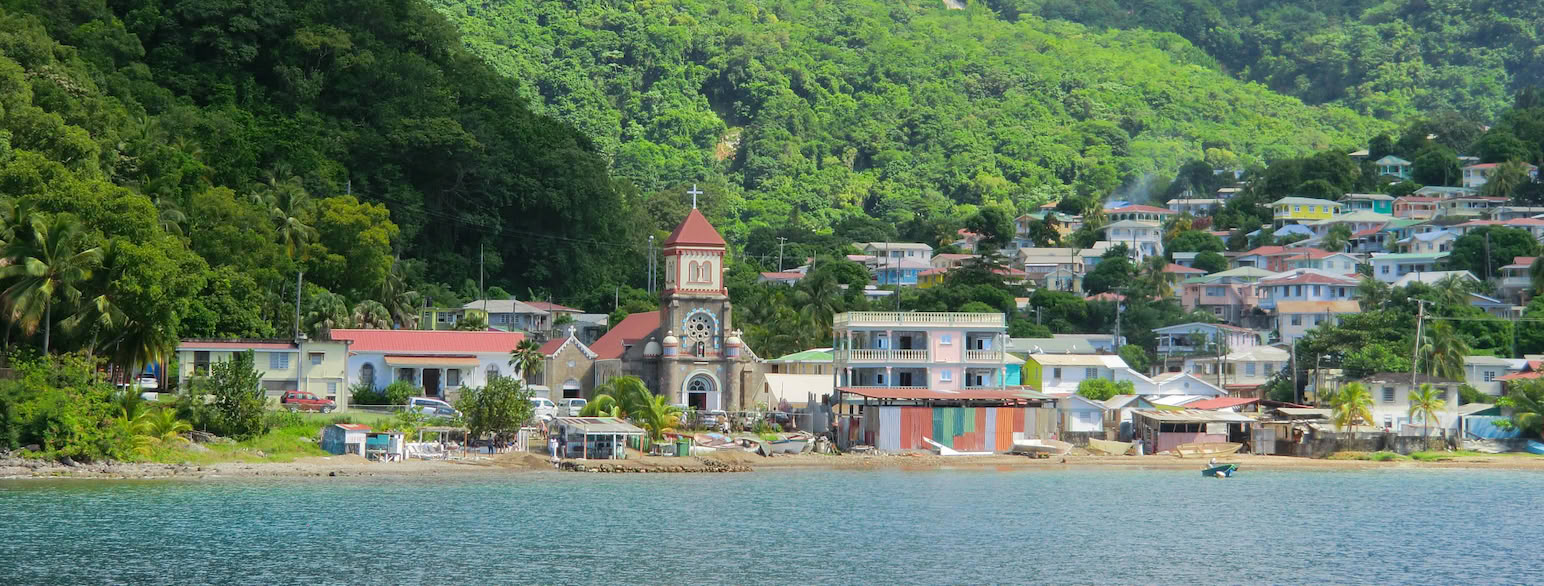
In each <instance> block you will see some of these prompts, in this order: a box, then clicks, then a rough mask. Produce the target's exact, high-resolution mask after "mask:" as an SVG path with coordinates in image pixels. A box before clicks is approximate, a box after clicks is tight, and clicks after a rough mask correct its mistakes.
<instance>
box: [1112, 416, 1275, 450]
mask: <svg viewBox="0 0 1544 586" xmlns="http://www.w3.org/2000/svg"><path fill="white" fill-rule="evenodd" d="M1131 417H1132V429H1133V433H1134V434H1135V437H1136V438H1137V439H1140V440H1142V441H1143V442H1144V443H1145V444H1146V445H1147V446H1149V447H1148V448H1147V449H1146V450H1145V451H1146V453H1149V454H1161V453H1163V452H1167V451H1169V450H1172V449H1174V447H1175V446H1178V445H1180V444H1190V443H1219V442H1236V443H1245V442H1247V441H1249V440H1248V438H1249V430H1250V427H1251V426H1252V425H1253V424H1254V423H1255V418H1253V417H1250V416H1248V415H1244V414H1242V413H1234V412H1231V411H1201V410H1198V409H1180V410H1172V411H1170V410H1156V411H1135V412H1133V413H1132V414H1131Z"/></svg>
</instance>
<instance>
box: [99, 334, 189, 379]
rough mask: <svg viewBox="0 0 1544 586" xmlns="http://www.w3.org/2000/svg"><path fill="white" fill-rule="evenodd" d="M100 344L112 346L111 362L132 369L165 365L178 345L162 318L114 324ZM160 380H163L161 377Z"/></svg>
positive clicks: (125, 368) (128, 369)
mask: <svg viewBox="0 0 1544 586" xmlns="http://www.w3.org/2000/svg"><path fill="white" fill-rule="evenodd" d="M102 346H103V347H104V348H111V349H112V355H111V357H112V358H111V359H112V363H113V364H115V365H117V366H118V367H120V368H122V369H124V370H127V371H133V370H134V369H135V368H136V367H139V366H144V365H146V364H165V363H166V360H167V359H168V358H169V357H171V355H172V351H173V350H174V349H176V347H177V336H175V335H172V330H171V327H170V326H169V325H168V324H167V322H165V321H157V322H148V321H144V320H136V319H130V320H127V321H125V322H124V323H123V325H121V326H119V327H117V328H116V329H115V330H114V331H113V334H112V336H111V337H109V338H108V339H107V340H106V341H105V342H104V343H103V344H102ZM161 383H162V385H163V386H164V385H165V383H166V379H165V377H162V379H161Z"/></svg>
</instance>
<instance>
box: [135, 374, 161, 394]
mask: <svg viewBox="0 0 1544 586" xmlns="http://www.w3.org/2000/svg"><path fill="white" fill-rule="evenodd" d="M160 387H161V381H159V380H156V378H155V377H153V376H148V375H147V376H142V377H139V388H141V389H152V390H153V389H158V388H160Z"/></svg>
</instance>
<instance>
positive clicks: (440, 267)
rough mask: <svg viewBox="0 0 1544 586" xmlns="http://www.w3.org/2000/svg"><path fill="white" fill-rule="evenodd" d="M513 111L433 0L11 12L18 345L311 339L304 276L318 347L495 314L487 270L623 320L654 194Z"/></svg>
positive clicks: (210, 0) (10, 160) (12, 247)
mask: <svg viewBox="0 0 1544 586" xmlns="http://www.w3.org/2000/svg"><path fill="white" fill-rule="evenodd" d="M510 88H511V84H510V83H509V81H508V80H506V79H504V78H503V77H502V76H500V75H498V74H497V73H495V72H494V71H493V70H492V69H491V68H490V67H488V66H487V65H486V64H485V63H483V62H482V61H481V60H480V59H478V58H477V57H475V56H473V55H471V54H469V53H468V52H467V51H466V50H465V49H464V48H463V47H462V45H461V42H460V39H459V37H458V34H457V32H456V29H455V27H454V26H452V25H450V24H449V23H448V22H447V21H446V20H445V19H444V18H443V17H441V16H439V15H438V14H436V13H435V12H434V11H432V10H431V9H430V8H429V7H428V6H427V5H425V4H423V3H422V2H420V1H419V0H334V1H331V2H324V3H321V2H306V1H302V0H262V1H257V2H248V1H241V0H69V1H53V0H49V1H42V0H0V204H3V206H0V244H3V257H4V259H5V260H6V261H8V262H9V264H10V265H12V266H11V267H10V268H9V269H10V270H8V271H7V272H4V273H0V289H3V292H0V304H3V306H4V307H5V308H6V309H7V311H8V313H7V316H6V318H7V319H6V320H5V322H6V325H7V326H8V329H7V333H6V338H7V342H8V343H9V342H23V343H31V342H41V341H42V338H43V337H44V335H45V332H47V333H50V334H52V337H51V339H50V342H51V349H54V350H67V351H68V350H76V349H91V350H96V351H98V352H102V353H106V352H114V353H117V352H123V353H125V354H136V353H137V354H139V356H138V357H135V356H126V357H125V358H124V359H123V360H124V363H125V364H138V363H139V362H137V360H141V359H143V358H145V356H144V354H145V353H147V352H159V351H164V350H165V349H166V348H168V347H169V344H170V343H171V342H174V341H175V340H176V339H177V338H178V337H201V336H203V337H207V336H275V335H279V336H288V335H289V334H290V331H291V328H292V327H293V325H294V321H295V318H294V311H295V309H294V305H293V304H294V295H295V285H294V283H295V282H296V273H297V272H298V271H304V273H305V283H306V291H305V294H304V296H303V297H304V299H303V308H302V309H303V314H304V315H303V316H302V318H301V319H302V321H303V326H304V329H305V330H307V331H310V332H311V333H312V334H313V335H315V334H318V333H321V332H322V331H324V330H325V329H326V328H328V327H340V326H345V325H374V326H376V327H382V326H386V327H389V326H390V325H391V323H392V322H393V321H397V322H400V323H410V322H411V318H412V317H413V316H414V315H416V313H417V308H418V307H421V306H423V305H425V304H431V303H433V304H444V303H457V302H458V297H461V298H465V297H468V296H470V295H472V294H475V293H476V291H477V284H476V281H475V279H476V277H477V275H478V259H479V253H480V252H481V253H483V256H485V258H486V263H485V265H486V267H487V276H488V278H487V281H488V284H489V285H495V284H497V285H503V286H504V287H507V288H510V289H513V290H516V291H518V292H519V293H520V294H521V295H528V294H530V292H534V293H535V294H537V295H542V294H544V293H550V294H552V295H553V296H554V297H555V298H557V299H563V300H569V301H570V302H572V303H576V304H578V303H580V302H581V301H582V300H583V299H585V298H584V297H583V296H584V295H592V296H594V297H595V298H596V299H598V298H599V297H602V296H604V297H605V299H606V301H607V303H606V305H609V302H610V301H611V298H612V295H613V288H612V286H613V285H615V284H617V283H619V282H627V281H632V280H636V281H637V282H642V276H641V274H640V273H641V271H639V270H637V269H636V268H634V267H637V266H641V264H642V263H641V262H639V260H638V259H640V258H641V256H642V253H643V242H644V240H645V237H644V235H643V232H642V231H641V230H639V229H635V228H634V226H635V224H636V222H631V221H629V219H628V216H629V214H630V213H631V212H630V211H629V210H633V209H635V208H634V207H633V205H632V204H633V201H632V200H631V199H630V198H629V197H628V196H627V193H628V191H629V188H628V187H627V186H625V185H623V184H620V183H617V182H614V181H612V180H611V179H610V177H609V175H608V173H607V169H606V160H605V159H604V158H603V157H602V156H600V155H599V154H598V153H597V151H596V150H595V148H594V145H593V143H592V142H591V141H590V140H589V139H587V138H586V137H585V136H583V135H582V134H580V133H578V132H576V131H575V130H574V129H573V128H572V127H570V126H568V125H566V124H564V123H562V122H560V121H557V120H554V119H552V118H549V117H544V116H541V115H539V114H536V113H533V112H532V111H531V110H530V109H528V108H527V107H526V106H525V104H524V103H522V101H521V100H520V99H519V98H518V97H517V96H516V95H515V94H514V92H512V91H511V90H510ZM39 226H41V227H42V228H41V231H40V229H39V228H38V227H39ZM42 248H47V250H46V251H40V249H42ZM77 252H78V253H80V254H78V255H76V254H75V253H77ZM39 255H42V256H39ZM29 258H35V259H41V261H40V263H41V264H37V265H36V266H38V267H43V266H44V265H48V264H50V263H54V262H58V263H72V264H59V268H58V269H57V270H56V271H54V272H47V271H44V269H43V268H39V269H37V270H38V271H41V272H39V274H38V275H33V274H31V273H30V272H29V273H27V274H22V273H21V272H20V268H18V267H22V266H26V267H28V268H27V270H28V271H32V270H33V269H32V268H31V267H33V266H34V265H33V264H32V263H31V261H29V260H27V259H29ZM635 274H637V275H638V276H637V278H636V279H633V275H635ZM49 275H54V276H49ZM469 279H470V281H469ZM44 284H46V285H47V288H44V287H43V285H44ZM596 305H599V302H596Z"/></svg>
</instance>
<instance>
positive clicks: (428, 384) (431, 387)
mask: <svg viewBox="0 0 1544 586" xmlns="http://www.w3.org/2000/svg"><path fill="white" fill-rule="evenodd" d="M424 395H425V396H429V397H438V396H440V370H439V369H438V368H425V369H424Z"/></svg>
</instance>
